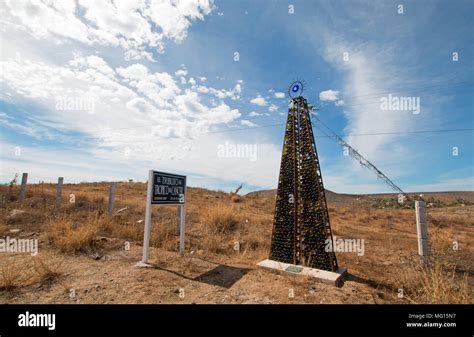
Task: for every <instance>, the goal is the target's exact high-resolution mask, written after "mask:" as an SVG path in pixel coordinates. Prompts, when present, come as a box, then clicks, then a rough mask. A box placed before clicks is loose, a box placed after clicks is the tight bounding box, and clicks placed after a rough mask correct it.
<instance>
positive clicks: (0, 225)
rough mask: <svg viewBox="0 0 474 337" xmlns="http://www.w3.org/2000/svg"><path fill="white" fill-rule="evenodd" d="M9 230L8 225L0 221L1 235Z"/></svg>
mask: <svg viewBox="0 0 474 337" xmlns="http://www.w3.org/2000/svg"><path fill="white" fill-rule="evenodd" d="M7 231H8V227H7V225H5V224H4V223H0V236H2V235H3V234H5V233H6V232H7Z"/></svg>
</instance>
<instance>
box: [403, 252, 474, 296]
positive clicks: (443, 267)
mask: <svg viewBox="0 0 474 337" xmlns="http://www.w3.org/2000/svg"><path fill="white" fill-rule="evenodd" d="M452 260H453V259H452V257H450V256H448V255H446V254H433V253H432V255H431V256H430V258H429V262H428V263H427V264H426V265H423V264H421V262H420V260H419V257H418V256H413V257H412V258H409V259H407V260H406V261H405V262H404V265H405V266H404V267H403V268H401V269H400V270H399V271H398V272H397V277H396V280H397V281H396V282H397V287H398V288H400V289H402V290H403V294H404V298H406V299H407V300H409V301H410V302H412V303H424V304H455V303H470V301H471V300H470V294H469V286H468V278H467V273H465V274H459V273H457V272H456V264H455V263H453V261H452Z"/></svg>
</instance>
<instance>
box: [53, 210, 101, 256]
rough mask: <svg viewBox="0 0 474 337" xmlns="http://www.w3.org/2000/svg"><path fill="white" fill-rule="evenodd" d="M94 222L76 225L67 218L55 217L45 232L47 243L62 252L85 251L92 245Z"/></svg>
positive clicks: (95, 226) (95, 224) (95, 229)
mask: <svg viewBox="0 0 474 337" xmlns="http://www.w3.org/2000/svg"><path fill="white" fill-rule="evenodd" d="M97 231H98V226H97V223H96V222H88V223H87V224H83V225H76V224H75V223H74V222H72V221H70V220H67V219H57V220H53V221H52V222H51V223H50V226H49V228H48V230H47V232H46V236H47V239H48V241H49V243H50V244H51V245H52V246H54V247H56V248H57V249H59V251H61V252H63V253H72V254H75V253H78V252H86V251H87V249H88V248H92V247H93V246H94V238H95V236H96V234H97Z"/></svg>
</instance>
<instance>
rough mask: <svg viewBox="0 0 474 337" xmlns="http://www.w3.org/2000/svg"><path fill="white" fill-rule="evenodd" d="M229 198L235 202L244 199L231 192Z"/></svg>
mask: <svg viewBox="0 0 474 337" xmlns="http://www.w3.org/2000/svg"><path fill="white" fill-rule="evenodd" d="M230 200H231V201H232V202H235V203H239V202H242V201H243V200H244V199H243V198H242V197H241V196H240V195H238V194H232V196H231V198H230Z"/></svg>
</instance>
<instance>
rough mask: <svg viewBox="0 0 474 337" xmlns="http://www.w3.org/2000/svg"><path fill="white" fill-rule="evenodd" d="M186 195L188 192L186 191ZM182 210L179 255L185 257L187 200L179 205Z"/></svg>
mask: <svg viewBox="0 0 474 337" xmlns="http://www.w3.org/2000/svg"><path fill="white" fill-rule="evenodd" d="M185 195H186V191H185ZM185 198H186V197H185ZM179 209H180V211H181V212H180V213H181V214H180V217H179V218H180V221H181V224H180V228H179V255H181V256H184V243H185V233H186V199H184V203H183V204H182V205H179Z"/></svg>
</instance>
